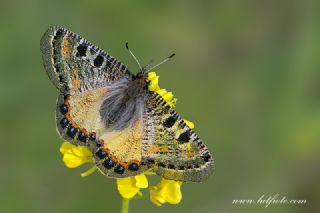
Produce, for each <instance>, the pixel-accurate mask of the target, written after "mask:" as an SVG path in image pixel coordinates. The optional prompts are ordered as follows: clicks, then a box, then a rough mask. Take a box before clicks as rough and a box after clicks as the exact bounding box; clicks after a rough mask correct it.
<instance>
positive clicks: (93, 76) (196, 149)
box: [41, 27, 214, 181]
mask: <svg viewBox="0 0 320 213" xmlns="http://www.w3.org/2000/svg"><path fill="white" fill-rule="evenodd" d="M41 51H42V56H43V62H44V67H45V69H46V71H47V75H48V76H49V78H50V80H51V81H52V82H53V84H54V85H55V87H56V88H57V89H58V90H59V91H60V95H59V97H58V99H57V110H56V122H57V130H58V132H59V134H60V135H61V137H62V138H64V139H65V140H67V141H68V142H70V143H72V144H74V145H80V146H88V147H89V148H90V149H91V150H92V152H93V153H94V155H93V160H94V162H95V164H96V166H97V167H98V169H99V170H100V172H101V173H102V174H104V175H106V176H109V177H113V178H124V177H130V176H134V175H137V174H140V173H142V172H144V171H146V170H148V169H152V170H153V171H155V172H156V173H157V174H159V175H160V176H163V177H164V178H166V179H172V180H180V181H203V180H205V179H206V178H207V177H208V176H209V175H210V174H211V173H212V172H213V169H214V163H213V157H212V155H211V154H210V152H209V151H208V149H207V147H206V146H205V145H204V144H203V143H202V142H201V140H200V139H199V137H198V136H197V135H196V134H195V133H194V132H193V130H191V129H190V128H189V127H188V126H187V125H186V123H185V122H184V121H183V120H182V119H181V117H180V116H179V115H178V114H177V113H176V112H175V111H174V110H173V108H171V107H170V106H169V105H168V103H166V101H165V100H164V99H163V98H162V97H161V96H160V95H158V94H157V93H155V92H152V91H149V89H146V90H144V91H143V96H142V97H143V98H136V96H135V95H136V94H135V93H136V92H132V91H131V90H135V89H136V88H139V87H135V86H132V87H128V85H131V83H132V82H133V81H134V79H135V77H136V76H134V75H132V74H131V73H130V71H129V70H128V68H127V66H125V65H124V64H122V63H121V62H119V61H118V60H117V59H115V58H114V57H112V56H110V55H109V54H108V53H106V52H104V51H103V50H101V49H99V48H98V47H96V46H95V45H93V44H91V43H90V42H89V41H87V40H85V39H83V38H81V37H80V36H78V35H76V34H75V33H73V32H71V31H68V30H66V29H64V28H61V27H51V28H49V29H48V30H47V31H46V33H45V34H44V35H43V37H42V39H41ZM139 91H140V90H139ZM122 93H126V94H130V95H122ZM137 93H139V92H137ZM132 94H134V95H132ZM131 96H132V97H133V96H134V98H132V97H131ZM120 97H121V98H120ZM128 97H129V98H128ZM139 97H140V96H139ZM110 103H112V104H110ZM115 106H116V107H115ZM110 108H111V109H110ZM105 111H106V112H108V113H107V114H106V115H108V116H109V117H110V114H111V115H112V116H111V118H113V119H111V120H108V119H107V122H106V119H105V116H104V112H105ZM131 114H132V115H131ZM114 115H116V116H114ZM119 115H120V116H119ZM109 117H108V118H109ZM122 117H123V119H122ZM114 121H118V122H117V124H120V125H111V124H114V123H112V122H114Z"/></svg>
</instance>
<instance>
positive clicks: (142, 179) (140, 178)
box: [134, 174, 148, 188]
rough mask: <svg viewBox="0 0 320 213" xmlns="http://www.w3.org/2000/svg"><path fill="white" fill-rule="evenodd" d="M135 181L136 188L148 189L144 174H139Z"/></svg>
mask: <svg viewBox="0 0 320 213" xmlns="http://www.w3.org/2000/svg"><path fill="white" fill-rule="evenodd" d="M134 178H135V180H136V186H137V187H139V188H148V179H147V177H146V176H145V175H144V174H140V175H137V176H135V177H134Z"/></svg>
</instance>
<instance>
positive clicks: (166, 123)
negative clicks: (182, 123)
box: [163, 116, 177, 128]
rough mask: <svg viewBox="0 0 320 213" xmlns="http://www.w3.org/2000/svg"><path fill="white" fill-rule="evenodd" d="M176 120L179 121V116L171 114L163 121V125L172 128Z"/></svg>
mask: <svg viewBox="0 0 320 213" xmlns="http://www.w3.org/2000/svg"><path fill="white" fill-rule="evenodd" d="M176 121H177V118H176V117H175V116H171V117H169V118H167V119H166V120H165V121H164V122H163V126H165V127H167V128H171V127H172V126H173V125H174V124H175V123H176Z"/></svg>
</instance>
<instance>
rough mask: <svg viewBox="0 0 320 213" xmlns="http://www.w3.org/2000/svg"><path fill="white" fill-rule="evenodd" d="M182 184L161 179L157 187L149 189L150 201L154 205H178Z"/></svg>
mask: <svg viewBox="0 0 320 213" xmlns="http://www.w3.org/2000/svg"><path fill="white" fill-rule="evenodd" d="M181 185H182V182H179V181H174V180H166V179H162V180H161V181H160V182H159V183H158V185H157V186H152V187H150V200H151V201H152V202H153V203H154V204H156V205H158V206H159V205H162V204H164V203H166V202H167V203H170V204H178V203H179V202H180V201H181V199H182V194H181V190H180V187H181Z"/></svg>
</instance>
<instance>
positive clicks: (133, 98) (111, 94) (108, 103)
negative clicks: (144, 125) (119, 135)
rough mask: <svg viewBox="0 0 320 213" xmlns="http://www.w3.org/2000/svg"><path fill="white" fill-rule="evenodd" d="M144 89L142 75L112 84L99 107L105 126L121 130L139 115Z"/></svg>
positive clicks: (144, 81) (141, 109) (145, 83)
mask: <svg viewBox="0 0 320 213" xmlns="http://www.w3.org/2000/svg"><path fill="white" fill-rule="evenodd" d="M146 91H147V82H146V80H145V77H143V76H141V77H140V76H139V77H134V78H132V79H125V80H120V81H118V82H116V83H114V84H112V85H111V86H110V87H109V91H108V94H107V96H106V97H105V99H104V101H103V103H102V105H101V108H100V115H101V118H102V120H103V121H104V123H105V125H106V128H109V129H114V130H122V129H124V128H126V127H128V126H129V125H130V124H131V122H133V121H134V120H135V119H137V118H138V117H139V116H141V115H142V112H143V104H144V96H145V94H146Z"/></svg>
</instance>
